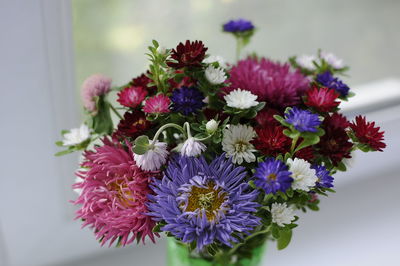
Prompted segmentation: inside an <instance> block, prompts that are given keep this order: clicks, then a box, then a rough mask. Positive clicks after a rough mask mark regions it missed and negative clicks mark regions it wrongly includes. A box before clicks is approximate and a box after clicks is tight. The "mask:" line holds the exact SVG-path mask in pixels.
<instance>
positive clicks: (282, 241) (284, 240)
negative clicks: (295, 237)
mask: <svg viewBox="0 0 400 266" xmlns="http://www.w3.org/2000/svg"><path fill="white" fill-rule="evenodd" d="M291 239H292V229H290V228H285V229H284V230H281V231H280V232H279V238H278V242H277V247H278V250H282V249H284V248H286V247H287V246H288V245H289V243H290V240H291Z"/></svg>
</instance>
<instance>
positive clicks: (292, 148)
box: [290, 137, 299, 155]
mask: <svg viewBox="0 0 400 266" xmlns="http://www.w3.org/2000/svg"><path fill="white" fill-rule="evenodd" d="M298 140H299V137H295V138H294V139H293V140H292V146H291V147H290V153H291V154H292V155H293V154H294V152H295V148H296V144H297V141H298Z"/></svg>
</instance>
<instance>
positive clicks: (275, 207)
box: [271, 202, 295, 227]
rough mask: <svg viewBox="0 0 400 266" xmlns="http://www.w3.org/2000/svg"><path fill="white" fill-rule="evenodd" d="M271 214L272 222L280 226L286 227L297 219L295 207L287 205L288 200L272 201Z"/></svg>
mask: <svg viewBox="0 0 400 266" xmlns="http://www.w3.org/2000/svg"><path fill="white" fill-rule="evenodd" d="M271 215H272V222H273V223H276V224H277V225H278V226H280V227H284V226H285V224H291V223H292V221H293V220H294V219H295V217H294V209H293V207H292V206H290V207H287V205H286V202H284V203H276V202H274V203H272V205H271Z"/></svg>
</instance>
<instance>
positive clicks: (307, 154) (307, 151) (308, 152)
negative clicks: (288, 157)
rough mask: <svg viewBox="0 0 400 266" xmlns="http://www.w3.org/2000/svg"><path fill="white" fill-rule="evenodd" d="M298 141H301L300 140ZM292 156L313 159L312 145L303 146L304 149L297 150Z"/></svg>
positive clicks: (307, 159)
mask: <svg viewBox="0 0 400 266" xmlns="http://www.w3.org/2000/svg"><path fill="white" fill-rule="evenodd" d="M299 143H301V141H300V142H299ZM294 156H295V157H297V158H300V159H303V160H306V161H309V162H310V161H311V160H313V159H314V149H313V148H312V146H308V147H305V148H304V149H301V150H299V151H297V152H296V153H295V154H294Z"/></svg>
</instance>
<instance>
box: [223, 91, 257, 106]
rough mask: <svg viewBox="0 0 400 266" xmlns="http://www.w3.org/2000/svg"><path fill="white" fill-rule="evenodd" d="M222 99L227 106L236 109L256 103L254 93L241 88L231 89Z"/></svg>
mask: <svg viewBox="0 0 400 266" xmlns="http://www.w3.org/2000/svg"><path fill="white" fill-rule="evenodd" d="M224 99H225V101H226V104H227V105H228V106H229V107H233V108H237V109H248V108H250V107H253V106H256V105H257V104H258V102H257V101H256V100H257V96H256V95H254V94H252V93H251V92H249V91H246V90H241V89H236V90H234V91H231V92H230V93H229V94H228V95H225V96H224Z"/></svg>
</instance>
